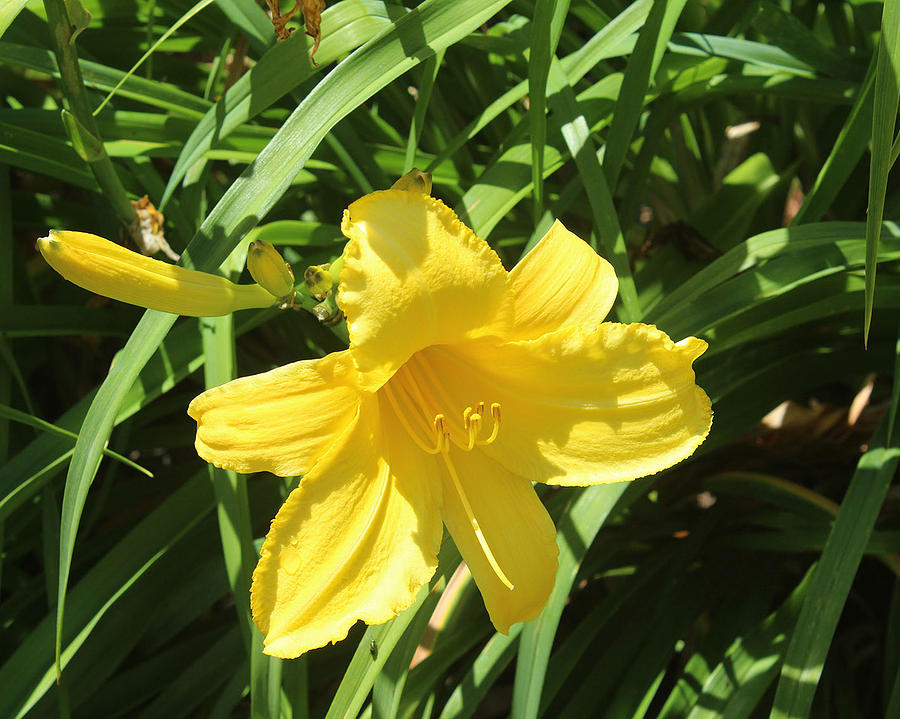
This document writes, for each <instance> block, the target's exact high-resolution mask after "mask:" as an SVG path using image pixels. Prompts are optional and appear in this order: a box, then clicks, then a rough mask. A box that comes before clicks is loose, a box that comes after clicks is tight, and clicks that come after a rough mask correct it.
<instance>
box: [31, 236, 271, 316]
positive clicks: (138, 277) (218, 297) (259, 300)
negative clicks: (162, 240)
mask: <svg viewBox="0 0 900 719" xmlns="http://www.w3.org/2000/svg"><path fill="white" fill-rule="evenodd" d="M37 249H38V251H40V253H41V254H42V255H43V257H44V259H45V260H46V261H47V264H49V265H50V266H51V267H52V268H53V269H54V270H56V271H57V272H59V274H61V275H62V276H63V277H65V278H66V279H67V280H69V281H70V282H73V283H74V284H76V285H78V286H79V287H83V288H84V289H86V290H88V291H90V292H94V293H96V294H98V295H105V296H106V297H113V298H115V299H117V300H120V301H121V302H127V303H129V304H132V305H138V306H140V307H149V308H150V309H154V310H160V311H162V312H171V313H173V314H180V315H187V316H189V317H216V316H218V315H227V314H229V313H231V312H235V311H237V310H245V309H252V308H260V309H261V308H264V307H271V306H272V305H273V304H275V297H273V296H272V294H270V293H269V292H267V291H266V290H264V289H263V288H262V287H260V286H259V285H257V284H254V285H236V284H235V283H234V282H230V281H229V280H226V279H225V278H224V277H220V276H219V275H211V274H208V273H206V272H198V271H196V270H189V269H187V268H185V267H179V266H178V265H171V264H169V263H168V262H160V261H159V260H154V259H152V258H150V257H145V256H144V255H142V254H140V253H137V252H132V251H131V250H127V249H125V248H124V247H122V246H121V245H117V244H116V243H115V242H110V241H109V240H105V239H103V238H102V237H98V236H97V235H92V234H90V233H88V232H70V231H61V230H50V234H49V235H48V236H47V237H41V238H40V239H39V240H38V241H37Z"/></svg>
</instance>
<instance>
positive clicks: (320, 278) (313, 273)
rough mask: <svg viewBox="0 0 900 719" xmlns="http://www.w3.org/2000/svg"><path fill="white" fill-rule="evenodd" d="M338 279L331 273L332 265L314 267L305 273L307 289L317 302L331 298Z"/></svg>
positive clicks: (304, 278) (308, 268) (307, 269)
mask: <svg viewBox="0 0 900 719" xmlns="http://www.w3.org/2000/svg"><path fill="white" fill-rule="evenodd" d="M336 280H337V278H336V277H335V276H334V275H333V274H332V273H331V265H312V266H310V267H307V268H306V272H304V273H303V282H304V284H305V285H306V289H307V290H308V291H309V294H311V295H312V296H313V297H315V298H316V299H317V300H324V299H325V298H326V297H330V296H331V288H332V287H334V283H335V281H336Z"/></svg>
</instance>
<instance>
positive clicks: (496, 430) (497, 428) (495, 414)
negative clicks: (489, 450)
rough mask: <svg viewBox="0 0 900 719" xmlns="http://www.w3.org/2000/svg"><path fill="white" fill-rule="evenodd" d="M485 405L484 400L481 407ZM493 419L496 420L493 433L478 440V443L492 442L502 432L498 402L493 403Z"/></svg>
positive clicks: (492, 428) (492, 429)
mask: <svg viewBox="0 0 900 719" xmlns="http://www.w3.org/2000/svg"><path fill="white" fill-rule="evenodd" d="M483 406H484V402H481V403H480V407H483ZM491 419H493V420H494V426H493V427H491V434H490V436H489V437H488V438H487V439H479V440H476V442H475V443H476V444H490V443H491V442H493V441H494V440H495V439H497V435H498V434H500V405H499V404H498V403H497V402H493V403H491Z"/></svg>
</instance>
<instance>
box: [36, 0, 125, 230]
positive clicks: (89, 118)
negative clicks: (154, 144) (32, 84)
mask: <svg viewBox="0 0 900 719" xmlns="http://www.w3.org/2000/svg"><path fill="white" fill-rule="evenodd" d="M70 7H71V8H78V9H79V10H81V12H82V13H83V15H82V16H81V17H78V18H76V17H73V16H74V14H75V13H74V12H72V13H71V14H70V12H69V8H67V6H66V3H65V2H64V0H44V8H45V10H46V11H47V22H48V24H49V25H50V29H51V35H52V37H53V51H54V53H55V54H56V62H57V64H58V65H59V86H60V89H61V90H62V92H63V96H64V97H65V100H66V104H67V105H68V108H67V109H66V110H63V124H64V125H65V127H66V132H68V133H69V137H70V138H71V140H72V144H73V146H74V147H75V150H76V151H77V152H78V154H79V155H80V156H81V157H82V159H84V161H85V162H87V164H88V167H90V168H91V172H93V173H94V177H95V178H97V184H98V185H100V189H101V190H102V191H103V194H104V195H105V196H106V198H107V200H109V202H110V204H111V205H112V207H113V210H115V212H116V214H117V215H118V216H119V219H120V220H121V221H122V223H123V224H124V225H125V227H127V228H128V231H129V232H130V233H132V234H133V235H134V234H135V233H136V232H137V226H138V216H137V212H136V211H135V209H134V206H133V205H132V204H131V202H130V201H129V199H128V195H127V194H126V193H125V187H124V186H123V185H122V180H121V179H120V178H119V175H118V173H117V172H116V169H115V167H114V166H113V163H112V160H110V159H109V155H107V154H106V148H105V147H104V145H103V139H102V138H101V137H100V132H99V130H98V128H97V122H96V120H95V119H94V116H93V114H92V113H91V108H90V103H89V102H88V97H87V92H86V91H85V89H84V82H83V80H82V77H81V68H80V66H79V65H78V53H77V52H76V50H75V38H76V36H77V35H78V33H80V32H81V30H83V29H84V28H85V27H86V26H87V23H88V22H89V20H90V16H89V15H87V13H86V11H84V9H83V8H82V7H81V3H80V2H74V3H71V4H70ZM137 239H138V238H137V237H135V240H136V241H137ZM138 246H139V247H140V246H141V245H140V244H138Z"/></svg>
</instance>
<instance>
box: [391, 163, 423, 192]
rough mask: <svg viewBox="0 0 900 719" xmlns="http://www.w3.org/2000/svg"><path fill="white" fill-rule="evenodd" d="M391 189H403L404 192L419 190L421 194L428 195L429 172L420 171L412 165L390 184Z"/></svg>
mask: <svg viewBox="0 0 900 719" xmlns="http://www.w3.org/2000/svg"><path fill="white" fill-rule="evenodd" d="M391 189H392V190H404V191H406V192H421V193H422V194H423V195H430V194H431V173H430V172H422V171H421V170H417V169H416V168H415V167H414V168H413V169H411V170H410V171H409V172H407V173H406V174H405V175H404V176H403V177H401V178H400V179H399V180H397V181H396V182H395V183H394V184H393V185H391Z"/></svg>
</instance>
